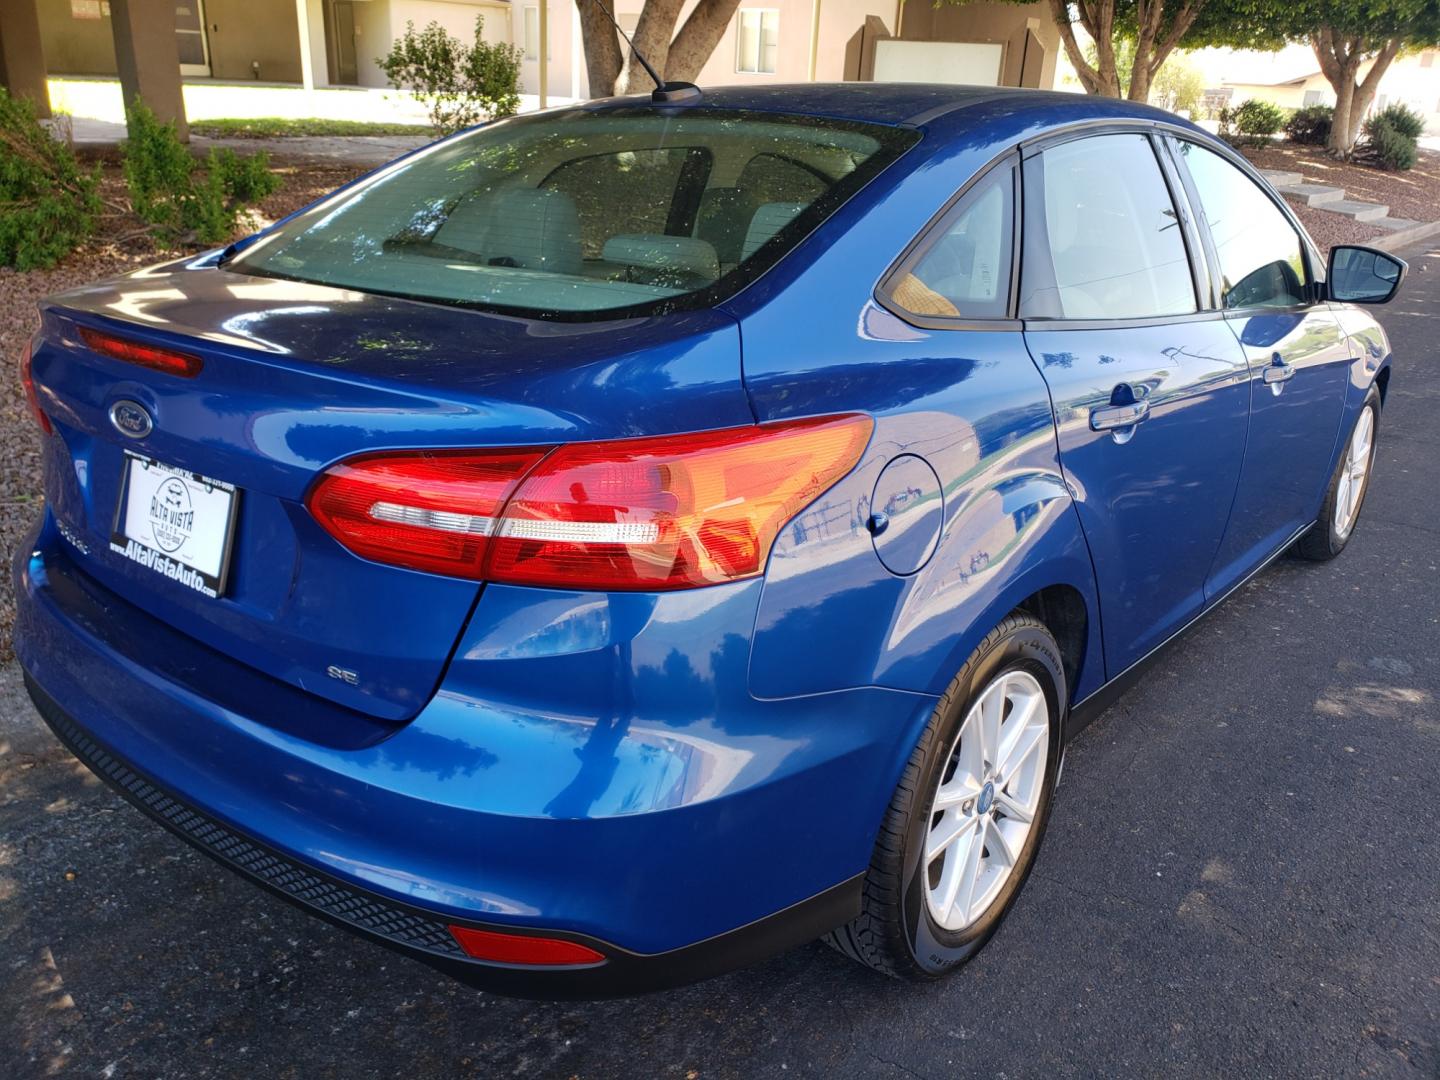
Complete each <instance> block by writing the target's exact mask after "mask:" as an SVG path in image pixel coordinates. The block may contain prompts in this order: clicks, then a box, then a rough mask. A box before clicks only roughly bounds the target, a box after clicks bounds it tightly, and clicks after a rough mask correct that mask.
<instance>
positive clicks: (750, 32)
mask: <svg viewBox="0 0 1440 1080" xmlns="http://www.w3.org/2000/svg"><path fill="white" fill-rule="evenodd" d="M739 29H740V33H739V34H738V35H737V38H738V40H737V42H736V48H735V70H736V71H739V72H744V73H746V74H751V75H760V74H765V75H770V74H773V73H774V71H775V51H776V48H777V47H778V42H779V39H780V12H779V11H777V10H775V9H773V8H743V9H741V11H740V27H739Z"/></svg>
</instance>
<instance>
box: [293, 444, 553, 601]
mask: <svg viewBox="0 0 1440 1080" xmlns="http://www.w3.org/2000/svg"><path fill="white" fill-rule="evenodd" d="M544 453H545V451H544V450H494V451H485V452H476V451H473V450H433V451H428V452H401V453H384V454H371V455H368V456H365V457H359V458H352V459H351V460H350V461H345V462H341V463H340V464H339V465H336V466H335V467H334V468H332V469H329V470H328V471H327V472H326V473H325V474H324V475H323V476H322V477H321V478H320V482H319V483H318V484H316V485H315V487H314V488H313V489H312V490H311V492H310V496H309V498H308V499H307V500H306V505H308V506H309V507H310V512H311V513H312V514H314V515H315V518H316V520H318V521H319V522H320V524H321V525H323V526H324V527H325V530H326V531H327V532H328V533H330V535H331V536H333V537H335V539H337V540H339V541H340V542H341V543H342V544H344V545H345V546H346V547H348V548H349V549H350V550H351V551H353V552H355V553H356V554H357V555H363V556H365V557H366V558H367V559H374V560H375V561H376V562H383V563H394V564H396V565H398V566H406V567H410V568H412V569H415V570H429V571H431V572H433V573H436V574H450V575H452V576H454V577H468V578H478V577H480V572H481V567H482V560H483V557H484V554H485V545H486V543H487V541H488V539H489V537H490V536H491V535H492V534H493V533H494V531H495V525H496V521H497V519H498V518H499V516H500V509H501V507H503V506H504V505H505V500H506V499H507V498H509V496H510V493H511V492H512V491H513V490H514V489H515V485H516V484H517V483H519V481H520V477H521V476H523V475H524V474H525V473H526V471H527V470H529V469H530V468H531V467H532V466H533V465H534V464H535V463H536V462H537V461H539V460H540V458H541V457H542V456H544Z"/></svg>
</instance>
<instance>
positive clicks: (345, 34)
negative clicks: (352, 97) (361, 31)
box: [325, 0, 360, 86]
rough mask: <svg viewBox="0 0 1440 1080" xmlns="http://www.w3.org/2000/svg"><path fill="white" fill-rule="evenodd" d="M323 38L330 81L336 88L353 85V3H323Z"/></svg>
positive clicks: (356, 70)
mask: <svg viewBox="0 0 1440 1080" xmlns="http://www.w3.org/2000/svg"><path fill="white" fill-rule="evenodd" d="M325 39H326V46H327V48H326V53H327V55H328V58H329V67H330V82H331V83H333V84H335V85H337V86H355V85H357V84H358V83H359V82H360V68H359V65H358V63H357V62H356V49H355V2H354V0H325Z"/></svg>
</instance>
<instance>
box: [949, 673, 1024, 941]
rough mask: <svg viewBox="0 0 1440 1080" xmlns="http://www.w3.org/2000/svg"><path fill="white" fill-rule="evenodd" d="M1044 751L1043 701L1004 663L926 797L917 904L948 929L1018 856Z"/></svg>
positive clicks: (988, 896)
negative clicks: (920, 891)
mask: <svg viewBox="0 0 1440 1080" xmlns="http://www.w3.org/2000/svg"><path fill="white" fill-rule="evenodd" d="M1049 753H1050V706H1049V703H1048V702H1047V700H1046V698H1045V691H1044V690H1043V689H1041V687H1040V683H1039V682H1038V681H1037V680H1036V679H1035V677H1034V676H1033V675H1031V674H1029V673H1028V672H1026V671H1023V670H1018V669H1015V670H1011V671H1007V672H1005V673H1004V674H1002V675H999V676H998V677H996V678H995V679H994V680H993V681H992V682H991V683H990V684H989V685H988V686H986V687H985V689H984V690H983V691H982V692H981V694H980V696H979V697H978V698H977V699H976V700H975V704H974V705H972V706H971V708H970V711H969V713H967V714H966V716H965V720H964V722H963V723H962V724H961V725H960V731H959V733H958V735H957V736H956V739H955V743H954V745H953V746H952V747H951V748H950V754H949V758H948V759H947V762H946V766H945V770H944V772H943V773H942V775H941V779H940V784H939V786H938V788H937V789H936V792H935V795H934V798H933V799H931V803H930V817H929V821H930V825H929V829H928V831H927V833H926V836H925V854H924V860H925V866H924V873H925V903H926V907H927V908H928V909H929V912H930V916H931V918H932V919H934V920H935V922H936V923H937V924H938V925H940V926H941V927H943V928H944V929H946V930H949V931H952V932H955V931H961V930H964V929H966V928H967V927H969V926H971V925H973V924H974V923H975V922H976V921H978V920H979V918H980V917H981V916H982V915H983V914H984V913H985V911H986V910H987V909H988V908H989V907H990V905H991V904H992V903H993V902H994V901H995V898H996V897H997V896H998V895H999V894H1000V891H1001V889H1003V888H1004V887H1005V883H1006V882H1007V881H1009V879H1010V876H1011V875H1012V874H1013V873H1014V872H1015V868H1016V867H1017V866H1018V865H1019V863H1020V855H1021V852H1022V851H1024V849H1025V844H1026V842H1027V841H1028V840H1029V838H1030V833H1031V831H1032V830H1033V829H1034V827H1035V817H1036V815H1037V813H1038V812H1039V808H1040V796H1041V794H1042V792H1043V790H1044V786H1045V765H1046V759H1047V758H1048V756H1049Z"/></svg>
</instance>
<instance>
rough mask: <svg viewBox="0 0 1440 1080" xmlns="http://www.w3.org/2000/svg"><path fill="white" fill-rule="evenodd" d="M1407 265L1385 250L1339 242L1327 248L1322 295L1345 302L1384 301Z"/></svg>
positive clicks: (1388, 297) (1386, 300) (1398, 286)
mask: <svg viewBox="0 0 1440 1080" xmlns="http://www.w3.org/2000/svg"><path fill="white" fill-rule="evenodd" d="M1408 269H1410V266H1409V264H1408V263H1406V261H1405V260H1404V259H1397V258H1396V257H1395V256H1394V255H1391V254H1390V253H1389V252H1386V251H1376V250H1375V249H1374V248H1367V247H1352V246H1351V245H1349V244H1340V245H1337V246H1336V247H1333V248H1331V249H1330V269H1329V272H1328V273H1327V274H1326V275H1325V278H1326V281H1325V285H1326V295H1327V296H1328V297H1329V298H1330V299H1331V300H1339V301H1342V302H1344V303H1347V304H1384V303H1386V302H1388V301H1389V300H1390V298H1391V297H1392V296H1394V295H1395V291H1396V290H1397V289H1399V288H1400V283H1401V282H1402V281H1404V280H1405V271H1407V270H1408Z"/></svg>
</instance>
